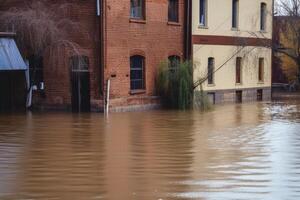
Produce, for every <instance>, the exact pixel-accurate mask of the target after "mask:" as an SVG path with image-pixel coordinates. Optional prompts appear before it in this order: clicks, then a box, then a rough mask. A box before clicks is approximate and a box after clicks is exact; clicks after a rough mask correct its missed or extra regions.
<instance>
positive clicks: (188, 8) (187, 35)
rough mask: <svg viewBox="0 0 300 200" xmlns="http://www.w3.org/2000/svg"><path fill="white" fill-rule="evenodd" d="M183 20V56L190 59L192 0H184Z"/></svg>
mask: <svg viewBox="0 0 300 200" xmlns="http://www.w3.org/2000/svg"><path fill="white" fill-rule="evenodd" d="M184 21H185V26H184V57H185V59H186V60H190V59H191V54H192V46H191V45H192V0H186V1H185V15H184Z"/></svg>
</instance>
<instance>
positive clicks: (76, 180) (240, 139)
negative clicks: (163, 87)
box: [0, 102, 300, 200]
mask: <svg viewBox="0 0 300 200" xmlns="http://www.w3.org/2000/svg"><path fill="white" fill-rule="evenodd" d="M299 130H300V103H295V102H289V103H258V104H256V103H255V104H243V105H225V106H217V107H216V108H215V109H214V110H213V111H210V112H208V113H199V112H176V111H151V112H140V113H116V114H111V115H110V116H109V117H108V118H105V117H104V116H103V115H102V114H82V115H76V114H66V113H47V114H39V113H34V114H31V113H29V114H27V115H22V114H15V115H7V114H6V115H4V114H2V115H0V199H1V200H2V199H5V200H6V199H9V200H11V199H26V200H27V199H32V200H40V199H45V200H46V199H47V200H52V199H53V200H60V199H63V200H65V199H67V200H68V199H70V200H73V199H75V200H76V199H80V200H86V199H108V200H148V199H149V200H152V199H154V200H155V199H156V200H158V199H162V200H167V199H171V200H173V199H174V200H179V199H182V200H185V199H197V200H198V199H200V200H201V199H203V200H215V199H222V200H223V199H228V200H229V199H247V200H255V199H264V200H265V199H267V200H268V199H270V200H276V199H278V200H282V199H291V200H297V199H300V131H299Z"/></svg>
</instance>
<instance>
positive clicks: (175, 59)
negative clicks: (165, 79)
mask: <svg viewBox="0 0 300 200" xmlns="http://www.w3.org/2000/svg"><path fill="white" fill-rule="evenodd" d="M168 60H169V68H170V70H171V71H175V70H176V68H178V65H179V64H180V57H179V56H169V58H168Z"/></svg>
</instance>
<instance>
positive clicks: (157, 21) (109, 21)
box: [105, 0, 184, 107]
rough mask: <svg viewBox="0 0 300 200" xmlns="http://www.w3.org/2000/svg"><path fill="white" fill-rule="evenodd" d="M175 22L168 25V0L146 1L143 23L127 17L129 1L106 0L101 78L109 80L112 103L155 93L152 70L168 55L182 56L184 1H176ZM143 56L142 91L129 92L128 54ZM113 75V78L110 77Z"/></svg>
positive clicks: (154, 71) (122, 103) (119, 103)
mask: <svg viewBox="0 0 300 200" xmlns="http://www.w3.org/2000/svg"><path fill="white" fill-rule="evenodd" d="M179 4H180V5H179V8H180V9H179V10H180V12H179V16H180V17H179V23H178V24H168V1H167V0H147V1H146V9H145V10H146V19H145V21H144V22H140V23H138V22H135V21H131V20H130V1H129V0H121V1H120V0H109V1H107V4H106V6H105V8H106V37H105V41H106V59H105V60H106V62H105V80H107V79H109V78H110V79H111V98H112V101H111V103H112V106H113V107H114V106H127V105H132V103H130V102H135V103H133V104H136V103H138V104H139V103H141V104H147V101H145V100H143V101H138V100H135V101H128V99H140V97H141V96H142V97H151V96H154V95H155V82H154V81H155V73H156V69H157V67H158V65H159V63H160V62H161V61H165V60H167V59H168V56H171V55H178V56H180V57H182V56H183V38H184V32H183V30H184V2H183V0H179ZM135 54H138V55H142V56H144V57H145V71H146V72H145V75H146V78H145V85H146V91H145V93H142V94H136V95H131V94H130V56H132V55H135ZM112 75H113V76H115V77H112ZM151 101H152V100H150V101H149V102H148V103H149V104H150V103H151Z"/></svg>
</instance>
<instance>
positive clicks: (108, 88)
mask: <svg viewBox="0 0 300 200" xmlns="http://www.w3.org/2000/svg"><path fill="white" fill-rule="evenodd" d="M109 96H110V79H108V80H107V89H106V108H105V111H106V114H108V113H109Z"/></svg>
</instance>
